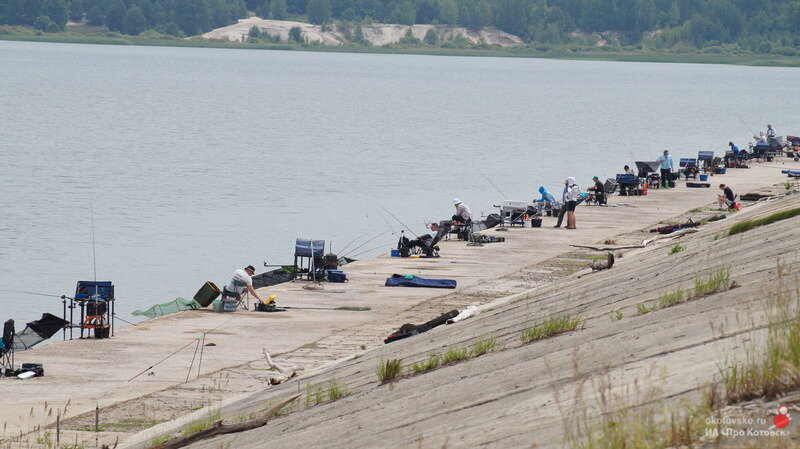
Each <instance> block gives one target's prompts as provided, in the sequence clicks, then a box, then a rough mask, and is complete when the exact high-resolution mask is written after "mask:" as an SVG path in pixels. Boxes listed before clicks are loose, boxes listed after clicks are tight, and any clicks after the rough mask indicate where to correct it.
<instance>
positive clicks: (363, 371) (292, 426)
mask: <svg viewBox="0 0 800 449" xmlns="http://www.w3.org/2000/svg"><path fill="white" fill-rule="evenodd" d="M779 189H782V187H780V188H779ZM777 191H779V190H778V189H776V192H777ZM794 207H800V196H798V195H790V196H786V197H783V198H778V199H774V200H771V201H768V202H761V203H757V204H753V205H750V206H749V207H746V208H745V209H744V210H743V211H742V212H739V213H735V214H732V216H731V217H730V218H728V219H726V220H722V221H719V222H715V223H710V224H708V225H705V226H703V227H702V228H700V229H699V231H698V232H697V233H694V234H688V235H685V236H682V237H679V238H678V239H676V240H674V241H666V242H662V243H656V244H653V245H648V246H647V247H646V248H643V249H636V250H632V251H630V252H627V253H626V254H625V255H624V257H622V258H621V259H619V260H618V261H617V263H616V264H615V265H614V267H613V268H612V269H611V270H608V271H603V272H596V273H581V274H577V275H576V276H574V277H573V278H571V279H569V280H567V281H563V282H558V283H554V284H552V285H549V286H545V287H542V288H539V289H535V290H532V291H531V292H529V293H528V294H522V295H518V297H517V299H516V300H515V301H510V302H507V303H505V304H498V305H497V306H494V307H493V306H491V305H490V306H488V308H489V309H490V310H487V311H485V312H484V313H482V314H481V315H479V316H478V317H476V318H473V319H470V320H467V321H465V322H462V323H457V324H455V325H451V326H442V327H439V328H435V329H433V330H431V331H430V332H427V333H425V334H422V335H419V336H415V337H412V338H409V339H406V340H402V341H399V342H396V343H392V344H390V345H387V346H385V347H381V348H378V349H374V350H371V351H368V352H366V353H365V354H363V355H362V356H360V357H358V358H353V359H351V360H347V361H343V362H341V363H338V364H335V365H333V366H329V367H327V368H325V369H323V370H321V371H320V372H318V373H315V374H313V375H310V376H306V377H304V378H302V379H299V380H297V381H292V382H289V383H287V384H283V385H281V386H279V387H276V388H273V389H270V390H267V391H265V392H261V393H256V394H253V395H252V396H250V397H247V398H242V399H240V400H238V401H233V402H232V403H230V404H228V405H227V406H226V407H225V408H224V409H223V416H226V417H234V416H237V415H238V416H241V414H242V413H250V412H253V411H257V410H263V409H265V408H266V406H267V404H269V403H271V402H272V401H277V400H280V399H284V398H286V397H289V396H290V395H292V394H295V393H297V392H304V391H305V386H306V385H307V384H311V385H319V386H321V387H325V385H328V383H329V382H330V381H331V380H336V381H338V382H339V383H341V384H345V385H346V386H347V388H348V389H349V391H350V392H351V394H350V395H349V396H346V397H344V398H342V399H339V400H337V401H335V402H331V403H323V404H320V405H312V406H310V407H307V406H306V404H303V403H301V404H300V405H299V406H298V407H297V408H296V410H295V411H293V412H291V413H289V414H287V415H284V416H280V417H277V418H276V419H275V420H273V421H271V422H270V423H269V424H268V425H266V426H265V427H262V428H260V429H256V430H251V431H247V432H243V433H239V434H235V435H228V436H221V437H217V438H214V439H211V440H208V441H205V442H201V443H197V444H195V445H193V447H198V448H209V449H210V448H216V447H227V445H228V444H233V445H234V446H235V447H240V448H241V447H244V448H258V447H264V445H265V442H269V445H270V446H280V447H370V448H374V447H412V446H413V447H418V446H417V445H421V447H442V446H443V444H445V442H447V444H448V447H475V446H481V445H488V446H491V447H510V448H511V447H528V446H530V445H532V444H534V443H536V444H539V445H541V446H543V447H559V446H563V445H564V444H565V436H564V435H565V434H564V431H565V420H566V419H567V418H569V417H570V413H580V412H581V410H582V409H583V407H585V405H586V404H587V403H588V404H591V402H592V400H591V398H593V397H594V394H595V392H594V391H592V385H593V380H594V379H597V377H595V376H599V375H601V374H603V373H607V377H606V378H607V379H610V381H612V382H613V383H614V385H615V387H616V388H617V389H618V391H635V390H636V389H637V388H635V387H634V386H635V385H638V386H639V387H638V388H644V386H646V385H654V384H658V386H659V388H660V392H659V393H658V398H664V399H668V400H672V401H675V400H678V399H681V398H684V397H688V398H691V399H696V396H698V393H697V389H698V387H700V386H703V385H706V384H708V383H711V382H715V381H718V380H719V366H720V364H724V363H725V362H726V361H732V360H737V359H741V358H743V357H744V356H745V355H746V354H745V348H746V347H747V345H748V344H751V343H752V342H756V341H758V337H759V334H760V333H762V332H763V330H764V326H765V322H766V320H765V316H764V312H763V309H762V307H761V303H760V298H761V297H762V295H763V291H764V288H765V287H767V286H769V285H770V284H771V283H772V282H774V278H775V277H776V267H777V266H778V264H779V261H780V262H782V263H788V264H790V265H791V264H792V263H795V262H797V261H798V255H799V254H798V248H800V232H798V230H797V229H798V226H800V225H798V223H799V222H798V220H800V218H793V219H789V220H785V221H781V222H778V223H775V224H771V225H767V226H763V227H759V228H755V229H753V230H750V231H748V232H745V233H742V234H738V235H734V236H730V237H724V238H718V239H715V236H717V235H718V234H720V233H721V232H723V231H724V230H726V229H728V228H729V227H730V226H731V225H732V224H734V223H736V222H738V221H741V220H744V219H751V218H757V217H761V216H765V215H768V214H771V213H773V212H777V211H780V210H784V209H788V208H794ZM683 218H686V216H684V217H682V218H681V219H683ZM632 235H633V236H636V235H638V236H639V237H643V236H644V237H646V236H647V235H646V234H643V233H640V234H635V233H634V234H632ZM621 238H623V239H624V238H630V239H631V240H633V238H632V237H630V236H623V237H621ZM676 241H677V242H680V243H681V245H682V246H683V247H684V248H685V249H684V250H683V251H681V252H678V253H675V254H669V252H670V251H669V250H670V247H671V246H672V245H674V243H675V242H676ZM542 244H546V242H542ZM723 266H724V267H729V268H730V270H731V273H732V277H733V279H734V280H735V282H736V283H737V284H738V287H736V288H733V289H731V290H728V291H725V292H721V293H716V294H712V295H709V296H705V297H702V298H699V299H696V300H692V301H689V302H686V303H682V304H678V305H675V306H672V307H669V308H665V309H661V310H656V311H653V312H650V313H648V314H645V315H638V314H637V305H638V304H640V303H646V304H647V303H651V302H652V301H655V300H656V299H657V298H658V297H659V296H660V295H661V294H663V293H665V292H668V291H673V290H675V289H676V288H691V287H692V286H693V281H694V279H697V278H699V277H702V276H707V275H709V274H711V273H713V272H714V271H715V270H717V269H718V268H719V267H723ZM492 309H493V310H492ZM616 311H621V312H622V314H623V315H624V317H623V318H622V319H613V318H612V315H613V314H614V312H616ZM562 313H568V314H580V315H582V316H583V317H585V318H586V323H585V327H584V328H583V329H580V330H577V331H574V332H570V333H566V334H563V335H560V336H556V337H553V338H549V339H546V340H542V341H539V342H534V343H530V344H522V343H521V342H520V338H519V337H520V333H521V332H522V330H523V329H524V328H525V327H527V326H529V325H530V324H531V323H532V322H535V321H537V320H539V319H542V318H545V317H548V316H553V315H555V314H562ZM398 324H399V323H398ZM481 337H492V338H496V339H497V342H498V344H499V345H500V346H501V348H502V349H501V350H497V351H494V352H490V353H488V354H485V355H482V356H480V357H477V358H474V359H470V360H467V361H462V362H460V363H456V364H454V365H450V366H444V367H440V368H438V369H435V370H433V371H429V372H427V373H424V374H420V375H416V376H411V377H408V378H403V379H400V380H399V381H397V382H394V383H392V384H388V385H387V384H381V383H380V382H379V379H378V377H377V375H376V368H377V366H378V364H379V362H380V361H381V360H382V359H389V358H398V359H402V360H403V363H404V364H405V365H409V364H411V363H413V362H418V361H423V360H425V359H427V357H428V355H429V354H431V353H443V352H445V351H446V350H447V349H448V348H449V347H451V346H452V345H456V346H468V345H471V344H473V343H474V342H475V341H476V340H477V339H479V338H481ZM625 388H627V390H625ZM647 399H648V400H652V399H653V397H652V396H650V397H648V398H647ZM629 400H630V403H631V404H635V403H636V401H643V400H644V398H642V397H639V396H637V395H635V394H634V395H632V396H631V397H630V398H629ZM588 411H589V413H594V412H595V411H596V410H593V409H592V408H591V405H590V408H589V409H588ZM229 419H232V418H229ZM135 440H136V438H134V439H132V440H131V442H134V441H135Z"/></svg>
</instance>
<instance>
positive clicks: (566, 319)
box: [519, 314, 586, 343]
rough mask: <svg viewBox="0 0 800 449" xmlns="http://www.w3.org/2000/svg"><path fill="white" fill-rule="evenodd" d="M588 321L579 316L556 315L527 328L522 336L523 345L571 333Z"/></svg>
mask: <svg viewBox="0 0 800 449" xmlns="http://www.w3.org/2000/svg"><path fill="white" fill-rule="evenodd" d="M585 321H586V320H585V319H584V318H583V317H581V316H579V315H568V314H563V315H556V316H552V317H550V318H547V319H546V320H544V321H541V322H538V323H536V324H533V325H532V326H529V327H527V328H525V329H524V330H523V331H522V334H521V335H520V337H519V338H520V340H522V342H523V343H530V342H534V341H537V340H543V339H545V338H550V337H553V336H556V335H558V334H563V333H564V332H569V331H572V330H575V329H578V328H580V327H583V323H584V322H585Z"/></svg>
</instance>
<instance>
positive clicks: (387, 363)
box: [378, 359, 403, 383]
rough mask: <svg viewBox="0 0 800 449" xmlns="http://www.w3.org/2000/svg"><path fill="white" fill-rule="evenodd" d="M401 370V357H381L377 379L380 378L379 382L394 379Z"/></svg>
mask: <svg viewBox="0 0 800 449" xmlns="http://www.w3.org/2000/svg"><path fill="white" fill-rule="evenodd" d="M402 372H403V360H402V359H389V360H383V359H381V361H380V362H379V363H378V379H380V380H381V383H387V382H391V381H393V380H395V379H396V378H397V377H399V376H400V374H401V373H402Z"/></svg>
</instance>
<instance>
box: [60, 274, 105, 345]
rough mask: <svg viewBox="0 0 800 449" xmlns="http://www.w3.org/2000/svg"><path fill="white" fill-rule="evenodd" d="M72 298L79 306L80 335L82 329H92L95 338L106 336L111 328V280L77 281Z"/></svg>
mask: <svg viewBox="0 0 800 449" xmlns="http://www.w3.org/2000/svg"><path fill="white" fill-rule="evenodd" d="M74 300H75V301H78V302H79V303H80V307H81V324H80V326H79V327H80V328H81V337H83V330H84V329H94V336H95V338H107V337H108V335H109V332H110V331H112V329H113V317H114V284H113V283H112V282H111V281H78V285H77V286H76V287H75V296H74ZM70 313H71V312H70Z"/></svg>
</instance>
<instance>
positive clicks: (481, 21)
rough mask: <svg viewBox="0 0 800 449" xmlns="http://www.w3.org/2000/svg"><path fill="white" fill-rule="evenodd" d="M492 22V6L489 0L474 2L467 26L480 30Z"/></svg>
mask: <svg viewBox="0 0 800 449" xmlns="http://www.w3.org/2000/svg"><path fill="white" fill-rule="evenodd" d="M491 24H492V6H491V5H490V4H489V2H488V0H478V1H477V2H475V3H474V4H473V8H472V10H471V11H470V14H469V22H468V23H467V26H468V27H469V28H470V29H472V30H476V31H477V30H480V29H481V28H483V27H487V26H489V25H491Z"/></svg>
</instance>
